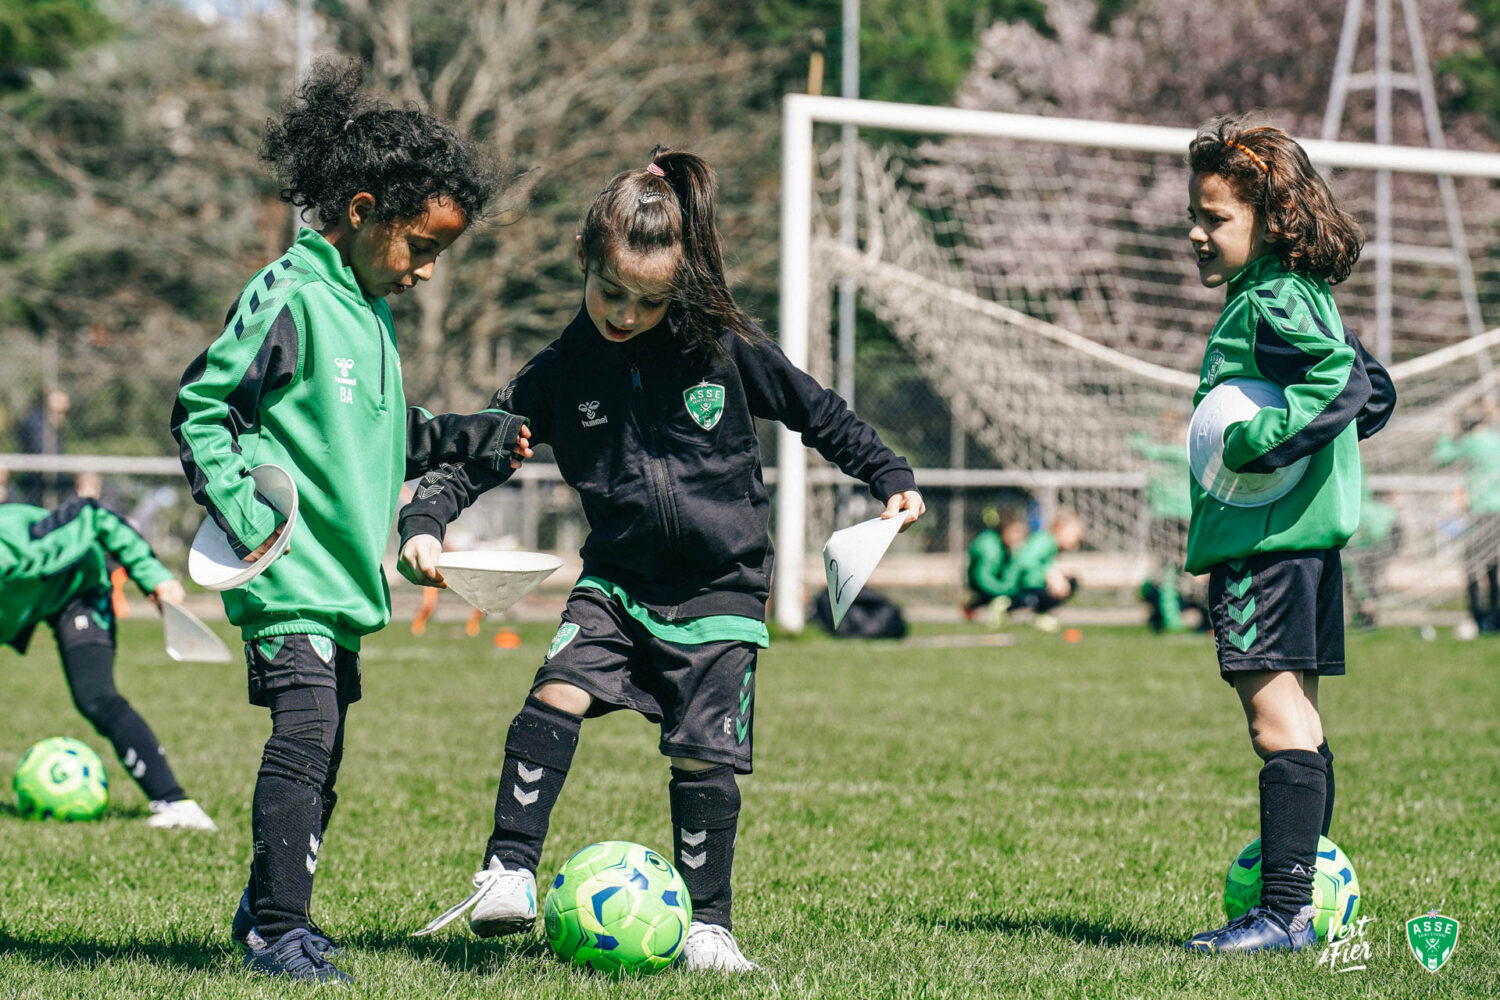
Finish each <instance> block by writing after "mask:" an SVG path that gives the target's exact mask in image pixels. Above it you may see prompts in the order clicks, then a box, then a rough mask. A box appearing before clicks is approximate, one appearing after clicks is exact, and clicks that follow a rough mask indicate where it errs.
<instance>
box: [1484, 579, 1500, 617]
mask: <svg viewBox="0 0 1500 1000" xmlns="http://www.w3.org/2000/svg"><path fill="white" fill-rule="evenodd" d="M1484 576H1485V582H1487V583H1488V584H1489V585H1490V610H1489V616H1488V617H1489V624H1490V627H1491V628H1495V627H1500V565H1497V564H1496V563H1490V564H1489V565H1487V566H1485V568H1484Z"/></svg>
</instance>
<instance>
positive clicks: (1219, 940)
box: [1184, 906, 1318, 953]
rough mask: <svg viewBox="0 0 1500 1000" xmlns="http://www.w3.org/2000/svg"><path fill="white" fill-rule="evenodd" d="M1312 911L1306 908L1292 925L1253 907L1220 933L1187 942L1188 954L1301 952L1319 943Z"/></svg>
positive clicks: (1266, 911) (1262, 907) (1309, 907)
mask: <svg viewBox="0 0 1500 1000" xmlns="http://www.w3.org/2000/svg"><path fill="white" fill-rule="evenodd" d="M1312 922H1313V908H1312V907H1311V906H1304V907H1303V908H1302V909H1301V910H1299V911H1297V915H1296V916H1295V917H1293V918H1292V919H1291V922H1290V923H1284V922H1283V921H1282V919H1281V918H1280V917H1278V916H1277V915H1276V914H1274V913H1272V912H1271V911H1270V910H1268V909H1266V908H1265V907H1264V906H1253V907H1251V908H1250V910H1249V911H1248V912H1247V913H1245V914H1244V915H1243V916H1239V917H1236V918H1235V919H1233V920H1231V921H1229V923H1227V924H1225V925H1224V926H1223V927H1220V928H1219V929H1218V930H1213V931H1204V932H1203V933H1202V934H1195V935H1193V936H1192V937H1190V938H1188V940H1187V944H1186V945H1184V947H1186V948H1187V950H1188V951H1211V952H1216V953H1218V952H1249V951H1301V950H1302V949H1303V948H1306V947H1308V946H1309V945H1311V944H1312V943H1313V942H1314V941H1316V940H1317V939H1318V936H1317V933H1316V932H1315V931H1314V930H1313V924H1312Z"/></svg>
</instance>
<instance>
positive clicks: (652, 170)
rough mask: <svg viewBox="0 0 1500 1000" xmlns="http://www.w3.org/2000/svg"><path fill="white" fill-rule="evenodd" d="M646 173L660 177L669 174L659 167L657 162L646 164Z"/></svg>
mask: <svg viewBox="0 0 1500 1000" xmlns="http://www.w3.org/2000/svg"><path fill="white" fill-rule="evenodd" d="M646 173H648V174H655V175H656V176H658V177H665V176H667V172H666V171H665V170H663V169H662V168H661V167H658V166H657V165H656V161H655V160H652V161H651V162H650V163H648V164H646Z"/></svg>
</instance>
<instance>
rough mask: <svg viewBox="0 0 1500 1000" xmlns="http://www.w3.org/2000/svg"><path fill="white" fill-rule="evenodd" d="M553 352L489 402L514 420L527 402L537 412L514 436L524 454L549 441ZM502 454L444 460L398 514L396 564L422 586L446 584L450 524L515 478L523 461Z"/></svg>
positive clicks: (528, 408) (537, 360) (530, 410)
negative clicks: (444, 555)
mask: <svg viewBox="0 0 1500 1000" xmlns="http://www.w3.org/2000/svg"><path fill="white" fill-rule="evenodd" d="M552 356H553V349H552V348H548V349H547V350H546V351H543V352H542V354H541V355H539V356H538V357H537V358H534V359H533V360H532V361H531V363H529V364H528V365H527V366H526V367H525V368H523V369H522V370H521V372H520V374H518V375H517V376H516V377H515V378H514V379H512V380H511V382H510V384H509V385H507V386H506V387H505V388H504V389H502V390H500V391H499V392H497V393H495V398H494V399H492V400H491V401H490V407H489V408H490V410H491V411H494V412H498V413H504V414H505V415H506V416H508V417H511V419H513V420H518V421H519V420H522V419H523V418H520V417H514V416H512V414H511V412H510V411H512V410H517V409H522V408H523V407H524V412H527V413H532V414H535V417H534V418H533V419H532V424H531V428H530V429H529V430H528V429H527V428H525V427H521V428H520V429H519V432H518V433H519V435H522V436H518V437H516V438H515V441H516V444H517V451H518V452H521V454H522V455H523V456H525V457H529V456H530V454H531V448H530V445H531V443H533V442H535V443H537V444H540V443H542V442H543V441H545V440H546V436H547V434H548V433H549V430H550V428H549V426H548V421H549V419H550V417H549V416H548V412H549V411H548V410H547V409H546V407H545V406H543V402H544V400H545V399H546V389H545V379H546V377H547V373H548V371H549V370H550V365H548V364H545V363H543V362H544V360H545V359H548V358H551V357H552ZM522 449H524V451H522ZM497 457H498V454H497ZM503 457H504V458H505V459H507V461H494V462H450V463H444V464H442V465H438V466H436V467H434V468H432V469H431V470H430V471H428V472H427V474H426V475H424V476H423V477H422V481H421V482H420V483H418V484H417V488H416V491H415V493H414V494H413V495H412V498H411V501H410V502H408V503H407V505H406V506H405V507H402V508H401V513H400V514H399V515H398V516H397V518H396V525H397V530H398V532H399V534H400V537H401V546H400V550H399V551H400V559H399V561H398V563H397V568H398V569H399V570H400V571H401V575H402V576H404V577H406V579H408V580H410V581H411V582H412V583H415V584H419V585H422V586H428V587H441V586H444V584H443V576H442V574H441V573H439V572H438V568H437V560H438V556H439V554H441V552H442V548H443V536H444V535H445V534H446V533H447V531H448V525H449V524H451V523H452V522H453V521H454V520H455V519H456V518H457V517H458V515H459V514H461V513H463V512H464V510H466V509H467V508H468V507H469V505H470V504H472V503H473V502H474V501H475V500H476V499H478V497H479V496H480V495H481V494H483V493H484V492H486V491H487V490H490V489H493V488H494V487H496V486H499V485H500V484H501V483H503V482H505V481H506V480H507V479H509V478H510V477H511V474H512V473H513V472H514V471H515V468H516V467H518V466H519V462H511V461H508V459H509V458H510V454H509V452H505V453H503Z"/></svg>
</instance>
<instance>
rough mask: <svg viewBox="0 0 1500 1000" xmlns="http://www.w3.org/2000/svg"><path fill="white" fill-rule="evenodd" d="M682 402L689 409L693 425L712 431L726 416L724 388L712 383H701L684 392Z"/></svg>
mask: <svg viewBox="0 0 1500 1000" xmlns="http://www.w3.org/2000/svg"><path fill="white" fill-rule="evenodd" d="M682 402H683V405H685V406H686V407H687V411H688V416H690V417H692V418H693V423H695V424H697V425H698V426H699V427H702V428H703V429H704V430H706V431H711V430H713V429H714V427H715V426H717V425H718V423H719V418H720V417H722V416H723V415H724V387H723V386H722V385H715V384H713V383H712V382H700V383H699V384H698V385H695V386H693V387H692V388H691V389H684V390H683V392H682Z"/></svg>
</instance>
